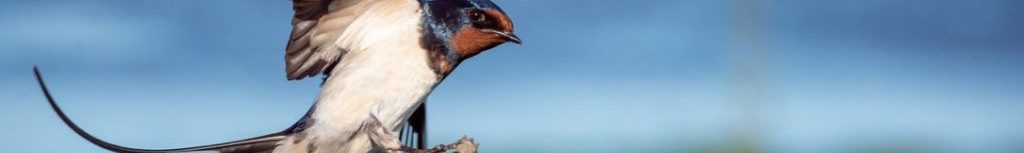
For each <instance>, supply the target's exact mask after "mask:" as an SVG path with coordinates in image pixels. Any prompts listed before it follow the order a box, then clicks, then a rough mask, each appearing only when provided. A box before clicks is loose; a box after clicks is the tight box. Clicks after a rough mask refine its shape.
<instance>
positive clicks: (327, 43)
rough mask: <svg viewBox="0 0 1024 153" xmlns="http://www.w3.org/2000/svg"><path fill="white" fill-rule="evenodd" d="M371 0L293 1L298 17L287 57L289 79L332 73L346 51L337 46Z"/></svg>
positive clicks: (286, 68)
mask: <svg viewBox="0 0 1024 153" xmlns="http://www.w3.org/2000/svg"><path fill="white" fill-rule="evenodd" d="M370 1H373V0H292V3H293V4H294V6H293V8H292V9H294V10H295V16H294V17H293V18H292V26H293V28H292V33H291V37H289V39H288V46H287V47H286V48H285V56H284V59H285V71H286V72H287V75H288V80H299V79H303V78H306V77H310V76H315V75H317V74H320V73H327V72H328V71H330V68H332V67H333V66H334V65H335V64H337V62H338V60H340V59H341V56H343V55H344V54H345V52H346V50H345V49H342V48H339V47H336V46H335V45H334V43H335V42H337V41H338V38H339V37H340V36H341V33H342V32H344V31H345V29H346V28H348V26H349V25H350V24H351V23H352V21H354V20H355V19H356V17H358V16H359V15H360V14H362V13H363V12H365V11H366V6H367V5H368V3H369V2H370Z"/></svg>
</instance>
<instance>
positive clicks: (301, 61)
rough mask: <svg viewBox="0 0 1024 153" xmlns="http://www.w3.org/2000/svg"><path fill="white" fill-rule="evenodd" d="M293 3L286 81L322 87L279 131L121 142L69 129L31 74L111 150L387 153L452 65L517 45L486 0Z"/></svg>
mask: <svg viewBox="0 0 1024 153" xmlns="http://www.w3.org/2000/svg"><path fill="white" fill-rule="evenodd" d="M292 4H293V10H294V11H295V14H294V16H293V18H292V23H291V24H292V26H293V28H292V31H291V36H290V38H289V39H288V44H287V46H286V48H285V50H286V51H285V64H286V66H285V71H286V76H287V79H288V80H302V79H304V78H309V77H314V76H318V75H322V76H323V77H324V82H323V83H322V85H321V91H320V94H319V96H318V97H317V99H316V101H315V102H314V103H313V106H312V107H311V108H310V109H309V111H308V112H307V113H306V114H305V115H304V116H303V117H302V118H301V119H300V120H299V121H297V122H296V123H295V124H293V125H292V126H291V127H288V128H286V129H285V130H283V131H280V132H276V133H272V134H268V135H264V136H259V137H255V138H250V139H244V140H239V141H234V142H227V143H220V144H212V145H205V146H197V147H187V148H180V149H163V150H152V149H137V148H129V147H124V146H119V145H116V144H112V143H109V142H106V141H103V140H100V139H99V138H97V137H95V136H93V135H91V134H89V133H87V132H85V130H83V129H81V128H79V127H78V126H77V125H75V124H74V122H72V121H71V120H70V119H69V118H68V117H67V115H65V114H64V112H63V111H62V110H61V109H60V107H58V105H57V103H56V102H55V101H54V99H53V97H52V96H51V93H50V91H49V90H48V89H47V88H46V85H45V83H44V82H43V79H42V76H41V75H40V73H39V70H38V67H37V68H36V69H34V71H35V75H36V78H37V81H38V83H39V85H40V87H41V88H42V89H43V93H44V95H45V96H46V98H47V100H48V102H49V104H50V106H51V107H52V109H53V110H54V112H56V113H57V115H58V117H60V119H61V120H62V121H63V122H64V123H65V124H66V125H67V126H68V127H70V128H71V129H72V130H73V131H75V132H76V133H77V134H78V135H79V136H81V137H83V138H85V139H86V140H88V141H89V142H91V143H93V144H95V145H97V146H99V147H101V148H104V149H107V150H110V151H114V152H139V153H148V152H225V153H228V152H274V153H288V152H303V153H305V152H313V153H328V152H331V153H333V152H394V151H397V150H399V149H401V148H400V147H402V146H401V144H398V142H399V141H400V140H401V138H399V137H400V136H399V135H401V134H395V133H405V132H408V131H410V130H407V129H405V127H406V126H411V127H413V128H417V126H418V127H419V128H420V129H419V130H415V129H414V130H411V131H418V132H419V133H423V129H422V128H425V127H424V126H423V125H407V124H424V122H425V117H423V116H424V114H425V112H424V111H425V108H424V107H423V103H424V102H425V98H426V97H427V96H428V95H429V94H430V93H431V92H432V91H433V89H434V88H435V87H437V85H438V84H439V83H441V82H442V80H444V79H445V78H446V77H447V76H448V75H449V74H451V73H452V71H453V70H454V69H455V68H456V67H457V66H458V65H459V64H460V63H462V62H463V61H465V60H467V59H470V58H472V57H474V56H476V55H478V54H480V53H482V52H484V51H487V50H489V49H491V48H494V47H496V46H499V45H501V44H505V43H509V42H511V43H516V44H521V43H522V41H521V40H520V38H519V37H517V36H516V35H515V34H514V32H513V23H512V21H511V19H510V18H509V16H508V15H507V14H506V13H505V12H504V11H502V9H501V8H499V7H498V5H496V4H495V3H493V2H491V1H490V0H292ZM417 110H419V111H417ZM414 116H417V117H414ZM410 119H411V121H410ZM423 137H425V136H424V135H421V136H420V137H419V138H420V143H423V141H422V138H423ZM406 141H407V142H408V141H409V140H406ZM421 146H422V145H421Z"/></svg>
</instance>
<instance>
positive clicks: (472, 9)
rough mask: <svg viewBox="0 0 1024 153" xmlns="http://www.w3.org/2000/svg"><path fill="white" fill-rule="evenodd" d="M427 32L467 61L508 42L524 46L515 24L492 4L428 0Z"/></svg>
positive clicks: (474, 0) (481, 0)
mask: <svg viewBox="0 0 1024 153" xmlns="http://www.w3.org/2000/svg"><path fill="white" fill-rule="evenodd" d="M424 6H425V8H426V9H425V10H426V11H427V12H426V13H427V17H428V23H427V24H430V25H429V26H427V28H429V29H428V30H431V31H432V32H433V33H434V34H435V35H437V37H440V39H445V40H447V41H445V42H446V45H445V46H447V48H448V50H449V52H453V53H454V54H456V56H458V57H457V60H458V61H461V60H465V59H467V58H470V57H473V56H475V55H477V54H480V53H481V52H483V51H486V50H488V49H491V48H494V47H496V46H498V45H501V44H504V43H506V42H512V43H516V44H520V43H522V40H520V39H519V37H518V36H516V35H515V34H514V33H513V30H514V29H513V25H512V20H511V19H510V18H509V17H508V15H506V14H505V12H504V11H502V10H501V8H499V7H498V5H495V4H494V3H493V2H491V1H490V0H425V1H424Z"/></svg>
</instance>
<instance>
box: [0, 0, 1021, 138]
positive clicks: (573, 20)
mask: <svg viewBox="0 0 1024 153" xmlns="http://www.w3.org/2000/svg"><path fill="white" fill-rule="evenodd" d="M495 2H496V3H497V4H498V5H500V6H501V7H502V8H503V9H504V10H505V11H506V12H507V13H508V14H509V16H510V17H511V18H512V19H513V21H514V22H515V26H516V33H517V34H518V35H519V36H520V37H521V38H522V39H523V40H524V44H523V45H503V46H500V47H497V48H495V49H492V50H490V51H487V52H485V53H483V54H481V55H479V56H476V57H474V58H473V59H470V60H468V61H467V62H465V63H463V64H462V65H460V67H459V68H458V69H457V70H456V71H455V73H454V74H452V75H451V76H450V77H448V78H447V80H445V81H444V82H443V83H442V84H441V85H440V86H438V87H437V89H436V90H434V92H433V93H432V94H431V95H430V97H429V98H428V103H427V107H428V109H429V110H428V112H429V114H428V116H429V118H428V122H429V125H428V126H429V131H428V132H429V133H430V135H429V136H430V137H429V143H432V144H440V143H447V142H453V141H455V140H457V139H458V138H460V137H462V136H463V135H468V136H472V137H475V138H476V140H477V141H478V142H480V143H481V144H482V145H481V148H480V149H481V150H483V151H484V152H743V151H751V152H797V153H802V152H807V153H820V152H838V153H846V152H851V153H853V152H1024V147H1021V146H1024V119H1022V118H1021V116H1024V93H1021V91H1024V77H1022V74H1024V69H1021V68H1020V66H1022V65H1024V28H1021V27H1024V10H1022V9H1019V6H1024V2H1021V1H1016V0H975V1H956V0H932V1H915V0H861V1H843V0H818V1H791V0H727V1H692V0H671V1H670V0H654V1H617V0H587V1H583V0H563V1H538V0H517V1H513V0H496V1H495ZM291 11H292V10H291V5H290V3H289V2H288V1H285V0H274V1H271V0H266V1H244V0H219V1H203V0H173V1H171V0H162V1H161V0H149V1H131V0H75V1H57V0H14V1H3V2H0V53H2V55H3V56H0V80H2V81H0V129H4V130H0V135H3V136H5V137H8V138H3V139H0V147H3V148H5V149H4V150H5V152H8V151H9V152H24V153H32V152H105V151H104V150H102V149H100V148H98V147H95V146H93V145H92V144H89V143H88V142H87V141H85V140H84V139H81V138H80V137H78V136H77V135H74V133H73V132H72V131H71V130H70V129H68V128H67V127H65V126H64V125H63V124H62V123H61V122H60V120H59V119H58V118H57V116H56V115H55V114H54V113H53V112H52V111H51V110H50V109H49V108H48V105H47V104H46V103H45V99H44V97H43V95H42V93H41V91H40V89H39V88H38V86H37V85H36V83H35V80H34V77H33V75H32V73H31V72H32V67H33V66H34V65H38V66H39V67H40V69H41V70H42V73H43V75H44V77H45V79H46V81H47V83H48V85H49V87H50V90H51V92H53V94H54V96H55V97H56V99H57V101H58V102H59V103H60V104H61V106H62V108H64V111H65V112H66V113H67V114H68V115H70V118H71V119H72V120H74V121H75V122H76V123H77V124H79V125H80V126H82V127H83V128H84V129H85V130H87V131H89V132H90V133H93V134H94V135H95V136H97V137H99V138H101V139H104V140H107V141H109V142H113V143H117V144H122V145H124V146H131V147H138V148H154V149H159V148H178V147H187V146H195V145H203V144H210V143H218V142H226V141H231V140H237V139H243V138H248V137H253V136H259V135H263V134H267V133H271V132H276V131H279V130H282V129H284V128H286V127H288V126H289V125H291V124H292V123H293V122H294V121H295V120H297V119H298V118H299V117H301V115H303V113H305V111H306V109H308V107H309V106H310V105H311V104H312V101H313V99H314V98H315V97H316V95H317V94H318V85H319V83H320V80H319V79H307V80H302V81H287V80H286V79H285V74H284V62H283V57H282V56H283V54H284V47H285V44H286V40H287V37H288V34H289V32H290V28H291V27H290V20H291V15H292V12H291ZM737 148H739V149H737Z"/></svg>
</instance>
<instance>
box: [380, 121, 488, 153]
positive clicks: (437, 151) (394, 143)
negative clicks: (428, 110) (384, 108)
mask: <svg viewBox="0 0 1024 153" xmlns="http://www.w3.org/2000/svg"><path fill="white" fill-rule="evenodd" d="M381 124H382V123H381V122H380V120H378V119H377V117H376V116H373V115H371V116H370V119H369V120H368V121H367V122H366V124H364V125H363V130H365V131H367V132H366V133H367V135H369V136H370V140H371V141H373V143H374V144H375V145H377V146H378V147H379V148H380V149H383V150H385V152H405V153H444V152H448V151H449V150H454V151H455V152H456V153H477V148H478V147H479V146H480V143H476V141H475V140H473V138H470V137H468V136H462V139H459V141H458V142H455V143H452V144H443V145H437V146H436V147H434V148H430V149H417V148H415V147H409V146H405V145H402V144H401V143H399V142H400V141H399V140H398V136H397V135H395V133H394V132H391V131H390V130H388V129H387V128H384V126H382V125H381Z"/></svg>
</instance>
